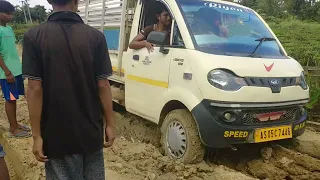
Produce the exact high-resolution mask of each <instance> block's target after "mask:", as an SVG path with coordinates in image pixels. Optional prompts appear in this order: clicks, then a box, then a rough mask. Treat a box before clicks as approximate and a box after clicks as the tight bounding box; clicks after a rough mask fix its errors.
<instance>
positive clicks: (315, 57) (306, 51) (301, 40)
mask: <svg viewBox="0 0 320 180" xmlns="http://www.w3.org/2000/svg"><path fill="white" fill-rule="evenodd" d="M269 20H271V22H268V24H269V26H270V27H271V29H272V30H273V32H274V33H275V34H276V36H277V37H278V38H279V40H280V41H281V43H282V45H283V46H284V48H285V49H286V51H287V53H288V55H289V56H291V57H293V58H295V59H296V60H298V61H299V62H300V63H301V64H302V65H303V66H307V65H309V66H317V65H320V51H319V49H320V43H319V42H320V34H319V33H318V32H320V24H318V23H309V22H302V21H299V20H282V21H280V20H279V19H277V20H274V19H272V18H270V19H269Z"/></svg>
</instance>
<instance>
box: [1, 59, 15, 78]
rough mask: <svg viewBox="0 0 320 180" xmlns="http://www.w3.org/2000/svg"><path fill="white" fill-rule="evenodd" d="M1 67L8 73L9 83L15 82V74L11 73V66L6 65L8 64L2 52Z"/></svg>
mask: <svg viewBox="0 0 320 180" xmlns="http://www.w3.org/2000/svg"><path fill="white" fill-rule="evenodd" d="M0 67H1V69H2V70H3V72H4V73H5V75H6V79H7V81H8V82H9V83H14V81H15V80H14V76H13V74H12V73H11V71H10V70H9V68H8V67H7V66H6V64H5V63H4V60H3V58H2V55H1V54H0Z"/></svg>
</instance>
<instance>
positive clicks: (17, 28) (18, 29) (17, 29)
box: [10, 23, 38, 42]
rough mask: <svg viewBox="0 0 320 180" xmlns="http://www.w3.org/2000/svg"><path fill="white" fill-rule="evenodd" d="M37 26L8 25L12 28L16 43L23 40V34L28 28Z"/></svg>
mask: <svg viewBox="0 0 320 180" xmlns="http://www.w3.org/2000/svg"><path fill="white" fill-rule="evenodd" d="M37 25H38V24H35V23H34V24H10V26H11V27H12V29H13V31H14V34H15V36H16V39H17V41H18V42H21V40H22V39H23V35H24V33H26V32H27V31H28V30H29V29H30V28H32V27H35V26H37Z"/></svg>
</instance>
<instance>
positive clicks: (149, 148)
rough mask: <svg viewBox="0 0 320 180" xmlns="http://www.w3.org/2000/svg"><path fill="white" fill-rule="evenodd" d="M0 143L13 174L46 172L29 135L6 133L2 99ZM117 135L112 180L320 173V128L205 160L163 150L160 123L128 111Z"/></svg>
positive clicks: (22, 108)
mask: <svg viewBox="0 0 320 180" xmlns="http://www.w3.org/2000/svg"><path fill="white" fill-rule="evenodd" d="M0 111H1V112H0V127H1V128H0V130H1V132H2V134H3V138H0V140H1V143H3V144H4V145H5V148H6V151H8V156H7V160H8V161H10V169H11V174H12V176H14V178H15V179H18V177H20V178H21V179H24V180H27V179H29V180H38V179H44V178H45V172H44V166H43V164H41V163H38V162H36V161H35V159H34V157H33V155H32V153H31V148H32V139H31V138H29V139H7V136H6V132H7V131H8V124H7V120H6V116H5V113H4V107H3V100H0ZM27 117H28V111H27V106H26V102H25V100H24V99H22V100H20V101H19V103H18V119H19V121H20V122H23V123H28V122H27V119H28V118H27ZM116 117H117V133H118V134H117V140H116V142H115V144H114V146H113V147H112V148H109V149H105V150H104V153H105V166H106V173H107V178H108V179H112V180H128V179H130V180H168V179H170V180H179V179H190V180H200V179H203V180H215V179H217V180H221V179H223V180H237V179H239V180H249V179H269V180H273V179H274V180H279V179H280V180H281V179H285V180H288V179H292V180H298V179H299V180H300V179H302V180H303V179H308V180H313V179H320V160H319V157H320V148H319V147H320V134H319V132H318V131H317V130H315V129H311V128H309V129H308V130H307V131H306V133H305V134H304V135H303V136H302V137H300V138H299V140H291V141H280V142H277V143H261V144H251V145H243V146H238V150H237V151H233V150H231V149H221V150H214V151H213V150H210V151H208V152H209V153H208V154H207V157H206V160H205V161H203V162H201V163H199V164H196V165H184V164H181V163H179V162H176V161H173V160H171V159H169V158H168V157H166V156H163V155H162V152H161V150H160V145H159V138H160V133H159V130H158V127H157V126H155V125H153V124H151V123H149V122H147V121H145V120H142V119H141V118H138V117H137V116H134V115H131V114H129V113H120V114H119V113H116Z"/></svg>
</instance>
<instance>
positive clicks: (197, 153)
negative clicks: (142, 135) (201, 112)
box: [161, 109, 205, 164]
mask: <svg viewBox="0 0 320 180" xmlns="http://www.w3.org/2000/svg"><path fill="white" fill-rule="evenodd" d="M173 121H178V122H180V123H181V125H182V126H183V128H184V129H185V132H186V143H187V148H186V152H185V154H184V156H183V157H182V158H180V159H178V160H179V161H181V162H183V163H184V164H194V163H198V162H200V161H202V160H203V157H204V155H205V147H204V146H203V145H202V143H201V140H200V137H199V133H198V127H197V125H196V123H195V120H194V118H193V116H192V114H191V113H190V112H189V111H188V110H187V109H176V110H173V111H171V112H169V113H168V115H167V116H166V117H165V119H164V122H163V124H162V126H161V145H162V148H163V150H164V152H165V154H166V155H167V156H170V157H171V158H175V157H173V156H171V155H170V153H169V150H168V147H167V143H166V139H167V137H166V132H167V128H168V127H169V124H170V123H171V122H173Z"/></svg>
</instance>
